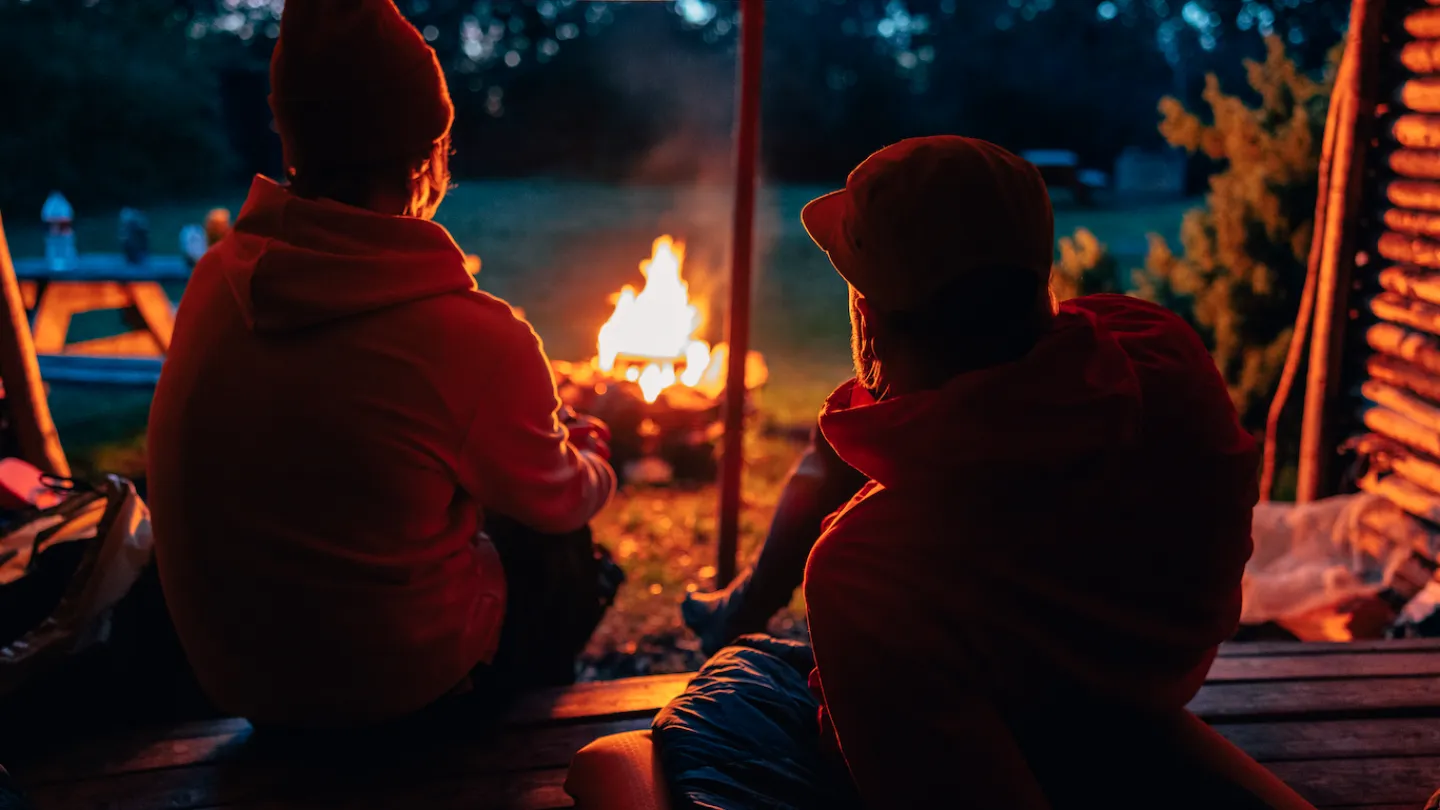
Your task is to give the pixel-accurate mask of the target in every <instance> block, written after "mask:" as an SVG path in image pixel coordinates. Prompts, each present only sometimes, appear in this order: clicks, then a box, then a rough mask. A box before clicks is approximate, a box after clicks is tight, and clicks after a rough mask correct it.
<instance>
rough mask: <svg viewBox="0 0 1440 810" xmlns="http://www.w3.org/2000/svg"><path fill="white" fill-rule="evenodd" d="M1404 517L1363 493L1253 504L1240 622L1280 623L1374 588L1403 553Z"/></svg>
mask: <svg viewBox="0 0 1440 810" xmlns="http://www.w3.org/2000/svg"><path fill="white" fill-rule="evenodd" d="M1410 522H1411V521H1410V519H1408V518H1407V517H1406V516H1405V515H1404V513H1402V512H1400V510H1399V509H1398V508H1397V507H1396V506H1394V505H1393V504H1392V503H1390V502H1389V501H1387V500H1385V499H1384V498H1380V497H1377V496H1374V495H1370V494H1366V493H1360V494H1355V495H1341V496H1337V497H1334V498H1326V499H1324V500H1320V501H1315V502H1313V503H1308V504H1301V505H1297V504H1291V503H1262V504H1259V505H1258V506H1256V507H1255V517H1254V524H1253V525H1254V529H1253V534H1252V536H1253V538H1254V541H1255V553H1254V554H1253V555H1252V556H1251V558H1250V563H1249V565H1247V566H1246V568H1245V579H1244V584H1243V591H1244V606H1243V608H1242V611H1241V619H1240V620H1241V622H1243V623H1245V624H1261V623H1264V622H1268V621H1276V622H1280V623H1282V624H1285V623H1286V621H1287V620H1290V619H1294V618H1295V617H1299V616H1303V615H1307V614H1313V613H1315V612H1316V611H1323V610H1325V609H1326V608H1329V607H1334V606H1337V605H1341V604H1343V603H1345V602H1346V601H1347V600H1350V599H1354V598H1359V597H1365V596H1370V595H1373V594H1375V593H1376V592H1377V591H1379V590H1380V589H1381V588H1382V587H1384V584H1385V582H1386V579H1387V576H1388V573H1389V572H1390V571H1391V570H1393V568H1394V567H1395V566H1396V565H1398V563H1399V562H1400V561H1401V560H1403V559H1404V558H1405V557H1406V556H1407V555H1408V554H1409V553H1410V550H1411V548H1412V544H1413V542H1414V540H1413V529H1412V528H1411V526H1410V525H1409V524H1410ZM1327 636H1328V637H1330V638H1335V634H1333V633H1332V634H1327ZM1344 638H1348V636H1345V637H1344ZM1337 640H1344V639H1337Z"/></svg>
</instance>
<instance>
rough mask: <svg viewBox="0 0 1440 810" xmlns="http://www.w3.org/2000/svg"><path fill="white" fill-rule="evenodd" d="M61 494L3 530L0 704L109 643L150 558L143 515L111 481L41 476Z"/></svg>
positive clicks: (123, 485) (123, 487)
mask: <svg viewBox="0 0 1440 810" xmlns="http://www.w3.org/2000/svg"><path fill="white" fill-rule="evenodd" d="M44 482H45V484H46V486H48V487H50V488H51V489H53V490H54V491H55V492H57V493H58V494H60V495H61V497H60V499H59V502H58V503H56V504H55V505H53V506H49V507H46V508H43V509H33V508H32V509H27V510H21V511H18V512H9V513H6V515H5V516H4V517H5V519H4V520H3V521H0V698H4V697H7V696H9V695H11V694H12V693H14V692H16V691H18V690H19V689H20V688H21V687H23V686H25V685H27V684H29V683H32V682H35V681H37V680H39V679H40V678H41V676H43V675H45V674H47V673H49V672H51V671H53V670H54V669H56V668H57V667H59V666H60V665H61V664H62V663H63V662H65V661H66V660H68V659H70V658H72V657H74V656H77V655H79V654H80V653H82V652H85V651H86V650H89V649H91V648H93V647H95V646H97V645H103V644H104V643H105V642H106V641H108V639H109V637H110V632H111V618H112V615H113V611H114V608H115V606H116V605H117V604H118V603H119V602H120V601H121V599H123V598H124V597H125V595H126V594H128V593H129V592H130V589H131V588H132V587H133V586H134V585H135V582H136V581H137V580H138V579H139V578H140V575H141V573H142V572H144V571H145V569H146V567H147V566H148V565H149V563H150V560H151V557H152V555H153V541H152V538H151V534H150V513H149V510H148V509H147V508H146V506H145V504H144V502H143V501H141V500H140V497H139V495H138V494H137V493H136V491H135V485H134V484H132V483H131V482H130V481H128V480H125V479H123V478H120V477H118V476H113V475H111V476H106V477H105V478H104V479H103V480H101V481H99V482H98V483H95V484H90V483H86V482H83V481H76V480H73V479H64V478H57V477H53V476H45V478H44Z"/></svg>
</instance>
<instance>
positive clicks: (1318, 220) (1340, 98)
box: [1260, 47, 1360, 501]
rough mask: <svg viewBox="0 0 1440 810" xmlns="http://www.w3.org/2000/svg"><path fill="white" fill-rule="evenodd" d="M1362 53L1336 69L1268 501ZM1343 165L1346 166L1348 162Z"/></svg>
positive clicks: (1272, 434)
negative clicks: (1338, 146)
mask: <svg viewBox="0 0 1440 810" xmlns="http://www.w3.org/2000/svg"><path fill="white" fill-rule="evenodd" d="M1359 57H1360V54H1359V53H1358V49H1357V48H1354V47H1347V48H1346V49H1345V52H1344V54H1343V55H1342V56H1341V59H1340V68H1339V70H1337V71H1336V74H1335V87H1334V88H1333V89H1332V91H1331V94H1330V109H1329V112H1328V113H1327V115H1326V116H1325V136H1324V139H1323V140H1322V141H1321V146H1320V171H1319V174H1320V176H1319V185H1318V193H1317V194H1316V195H1315V219H1314V221H1313V225H1312V228H1311V231H1312V235H1311V239H1310V256H1309V258H1308V261H1307V262H1306V266H1305V268H1306V269H1305V285H1304V286H1303V287H1302V288H1301V290H1300V309H1299V311H1298V312H1297V313H1296V314H1295V328H1294V329H1293V330H1292V331H1291V333H1290V348H1289V349H1288V350H1286V353H1285V366H1284V368H1282V369H1281V372H1280V383H1279V385H1278V386H1277V387H1276V389H1275V398H1274V399H1273V400H1271V402H1270V411H1269V413H1268V414H1267V415H1266V418H1265V444H1264V454H1263V456H1262V461H1261V465H1260V500H1262V501H1269V500H1270V498H1271V497H1272V496H1273V495H1274V493H1275V473H1276V469H1275V465H1276V462H1277V460H1276V457H1275V456H1276V453H1277V452H1278V451H1279V446H1280V423H1281V420H1282V418H1283V417H1284V415H1285V407H1286V405H1288V404H1289V402H1290V394H1291V392H1292V391H1293V390H1294V387H1295V378H1296V377H1297V376H1299V373H1300V365H1301V363H1302V362H1303V361H1304V359H1305V347H1306V346H1307V345H1308V341H1309V337H1310V322H1311V319H1312V318H1313V317H1314V314H1315V287H1316V285H1317V284H1318V282H1319V277H1320V263H1321V260H1322V259H1323V258H1324V254H1325V251H1324V250H1323V249H1322V248H1323V246H1324V244H1325V239H1326V234H1327V233H1328V231H1327V222H1328V221H1329V219H1330V217H1329V216H1328V212H1329V210H1330V206H1329V199H1330V174H1331V172H1332V170H1333V169H1334V168H1335V166H1336V160H1335V138H1336V129H1337V128H1338V127H1339V124H1340V119H1341V115H1342V112H1341V111H1342V108H1345V107H1346V106H1347V102H1346V101H1345V98H1346V96H1347V95H1348V94H1349V93H1350V91H1351V90H1353V89H1354V83H1353V81H1352V76H1353V74H1354V71H1355V64H1356V62H1358V61H1359ZM1340 165H1341V166H1342V167H1343V166H1344V165H1346V164H1344V163H1341V164H1340ZM1342 171H1343V169H1342Z"/></svg>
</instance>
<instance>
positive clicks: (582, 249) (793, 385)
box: [5, 180, 1188, 448]
mask: <svg viewBox="0 0 1440 810" xmlns="http://www.w3.org/2000/svg"><path fill="white" fill-rule="evenodd" d="M826 190H827V189H825V188H822V187H806V186H770V187H763V188H762V190H761V198H760V206H759V212H760V213H759V223H758V245H757V255H758V265H757V278H756V283H755V296H754V302H755V303H754V306H755V319H754V325H755V326H754V330H753V332H754V337H753V340H754V344H755V348H757V349H759V350H760V351H762V352H764V353H765V356H766V359H767V361H768V362H769V364H770V367H771V371H772V374H771V382H770V385H769V386H768V387H767V388H766V390H765V391H764V392H763V394H762V397H763V402H762V406H763V409H764V412H765V413H766V415H767V418H769V419H772V420H775V421H777V422H782V423H793V422H800V421H804V420H806V419H808V418H809V417H810V415H811V414H813V413H814V411H815V409H816V408H817V407H818V406H819V403H820V401H821V399H822V398H823V396H824V394H825V393H826V392H828V391H829V390H830V389H831V388H832V387H833V386H834V385H835V383H836V382H837V381H838V380H840V379H841V378H843V377H844V376H845V375H846V373H847V371H848V368H849V360H848V351H849V349H848V339H847V333H848V323H847V320H846V311H845V288H844V285H843V284H842V283H841V282H840V280H839V279H838V278H836V276H835V274H834V272H833V271H832V270H831V269H830V267H829V264H828V262H827V261H826V259H825V257H824V255H823V254H821V253H820V251H819V250H817V249H816V248H815V247H814V245H813V244H812V243H811V242H810V240H809V238H808V237H807V236H806V235H805V232H804V229H803V228H802V227H801V226H800V209H801V207H802V206H803V205H804V204H805V202H806V201H808V200H810V199H812V198H813V197H815V196H818V195H819V194H821V193H824V192H825V191H826ZM244 192H245V190H244V189H236V190H235V191H234V192H233V193H230V194H224V195H218V196H216V197H215V198H214V199H209V200H201V201H196V202H194V203H191V204H178V205H171V206H165V207H157V208H153V209H151V210H149V211H147V213H148V215H149V217H150V223H151V245H152V250H154V251H156V252H175V251H176V250H177V248H176V245H177V242H178V234H179V231H180V228H181V226H183V225H185V224H187V223H192V222H199V221H201V220H202V219H203V218H204V215H205V212H206V211H207V210H208V209H209V208H211V207H214V206H224V207H227V208H229V209H231V211H232V212H236V213H238V212H239V208H240V204H241V203H242V202H243V199H244ZM730 205H731V195H730V193H729V190H728V189H726V188H723V187H699V188H675V187H620V186H613V185H601V184H590V183H574V182H559V181H546V180H505V181H478V180H477V181H466V182H462V183H460V185H459V187H458V188H457V189H455V190H454V191H453V192H451V195H450V197H449V198H448V199H447V200H446V202H445V204H444V206H443V207H442V208H441V211H440V216H439V220H440V222H441V223H443V224H444V225H445V226H446V227H448V228H449V229H450V231H451V233H452V234H454V236H455V239H456V241H457V242H459V244H460V245H461V246H462V247H463V248H464V249H465V250H466V251H468V252H472V253H477V254H479V255H480V256H481V258H482V260H483V261H484V269H483V270H482V271H481V273H480V283H481V286H482V287H483V288H484V289H486V290H487V291H489V292H492V293H494V294H496V295H499V296H501V297H503V298H505V299H507V300H509V301H510V302H511V303H513V304H515V305H517V306H519V307H521V308H523V309H524V310H525V312H526V314H527V315H528V317H529V318H530V320H531V321H532V322H533V323H534V324H535V327H536V329H537V330H538V331H539V333H540V334H541V336H542V337H543V338H544V339H545V342H546V348H547V350H548V351H549V353H550V355H551V356H552V357H555V358H559V359H583V358H587V357H589V356H591V355H592V354H593V352H594V339H595V333H596V330H597V329H598V328H599V326H600V324H601V323H602V322H603V321H604V320H605V318H606V317H607V316H608V315H609V307H610V305H609V300H608V299H609V296H610V295H611V294H613V293H615V292H617V291H618V290H619V289H620V287H621V286H622V285H624V284H627V283H631V284H639V283H640V282H641V277H640V274H639V270H638V265H639V262H640V260H641V259H643V258H645V257H647V256H648V255H649V253H650V243H651V241H652V240H653V239H654V238H655V237H656V236H658V235H660V234H662V233H669V234H672V235H674V236H675V237H676V238H677V239H681V240H684V241H686V243H687V260H686V267H685V276H686V278H687V279H688V280H689V281H690V284H691V290H692V296H693V295H696V294H698V295H699V296H700V297H701V298H702V299H703V300H704V301H706V302H707V303H708V306H707V308H706V311H707V312H708V313H709V318H708V321H707V323H706V326H705V331H706V337H707V338H708V339H710V340H712V341H714V340H718V339H719V338H720V336H721V334H722V333H723V309H722V306H723V302H724V298H725V295H726V282H725V277H724V275H725V268H727V267H728V249H729V244H728V243H729V234H730V216H731V213H730ZM1186 207H1188V203H1168V204H1161V205H1143V206H1133V207H1124V208H1104V207H1102V208H1095V209H1065V208H1062V209H1061V210H1059V211H1058V212H1057V215H1056V231H1057V233H1058V234H1060V235H1066V234H1069V233H1072V232H1073V231H1074V230H1075V228H1077V227H1081V226H1084V227H1088V228H1090V229H1091V230H1092V231H1094V232H1095V233H1096V234H1097V235H1098V236H1099V238H1100V239H1101V241H1103V242H1106V243H1108V244H1109V245H1110V246H1111V247H1112V249H1114V250H1115V251H1116V252H1117V253H1119V254H1121V256H1122V258H1123V259H1125V260H1126V261H1129V262H1133V263H1136V264H1138V262H1139V260H1140V256H1141V254H1143V251H1144V245H1145V235H1146V234H1147V233H1149V232H1152V231H1154V232H1158V233H1161V234H1162V235H1165V236H1166V237H1167V238H1172V239H1173V238H1174V236H1175V234H1176V233H1177V232H1178V230H1179V222H1180V216H1181V214H1182V213H1183V211H1184V210H1185V208H1186ZM36 213H38V204H37V212H36ZM6 214H7V216H6V222H5V225H6V230H7V235H8V237H9V240H10V246H11V250H12V252H13V253H14V254H15V255H17V256H27V255H39V254H41V253H42V252H43V232H42V230H41V227H40V223H39V221H38V217H26V216H20V215H18V214H17V212H14V211H10V212H6ZM957 227H962V228H963V223H959V224H958V225H957ZM76 233H77V238H78V240H79V245H80V249H81V250H82V251H112V252H113V251H115V250H117V247H116V218H115V216H114V214H113V212H105V213H96V214H94V215H89V214H88V212H86V211H80V212H78V219H77V222H76ZM180 292H181V290H180V289H179V288H176V289H173V290H172V295H176V296H178V295H179V293H180ZM116 326H118V320H116V319H115V318H114V317H113V316H109V315H106V314H99V315H95V316H91V317H88V318H82V319H78V320H77V322H76V324H75V325H74V329H75V332H76V333H77V334H78V335H79V336H80V337H89V336H94V335H96V334H103V333H105V332H106V331H109V330H113V329H115V328H116ZM54 397H55V402H54V403H53V405H54V409H55V411H56V418H57V420H58V421H59V422H60V424H61V428H62V429H64V430H67V433H66V434H65V438H66V441H67V444H70V445H74V446H76V447H77V448H79V447H80V446H82V445H84V446H91V445H96V444H106V443H111V442H115V441H124V440H125V439H126V438H128V437H127V435H126V434H133V433H134V432H135V431H136V430H137V429H138V428H139V427H140V426H141V425H143V421H144V418H143V417H144V412H145V409H146V407H147V404H148V396H147V394H146V393H145V392H125V391H110V392H106V391H99V390H85V391H64V390H57V391H55V392H54Z"/></svg>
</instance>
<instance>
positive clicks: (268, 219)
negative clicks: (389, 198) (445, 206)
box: [217, 177, 475, 333]
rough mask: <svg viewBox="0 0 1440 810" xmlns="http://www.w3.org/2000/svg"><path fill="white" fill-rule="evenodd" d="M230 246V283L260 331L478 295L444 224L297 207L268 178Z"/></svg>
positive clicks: (322, 205) (313, 204)
mask: <svg viewBox="0 0 1440 810" xmlns="http://www.w3.org/2000/svg"><path fill="white" fill-rule="evenodd" d="M226 242H228V243H229V244H228V245H227V246H226V248H227V249H226V252H225V258H226V261H224V262H223V263H222V266H223V268H224V273H225V277H226V281H227V282H228V284H229V286H230V289H231V291H232V293H233V294H234V296H235V299H236V301H237V302H238V303H239V305H240V309H241V312H242V313H243V315H244V318H245V323H246V325H248V326H249V327H250V329H251V330H253V331H255V332H260V333H272V332H287V331H291V330H297V329H305V328H309V327H313V326H317V325H320V324H324V323H327V322H331V321H336V320H339V319H342V318H348V317H351V316H355V315H362V314H364V313H367V312H372V311H375V310H378V309H383V308H386V307H390V306H394V305H397V304H403V303H406V302H409V301H415V300H419V299H422V298H429V297H432V296H436V295H444V294H446V293H451V292H458V291H463V290H472V289H474V288H475V280H474V278H473V277H471V276H470V274H469V273H468V272H467V271H466V268H465V256H464V254H463V253H462V252H461V250H460V248H459V247H458V246H457V245H456V244H455V240H454V239H452V238H451V236H450V233H449V232H448V231H446V230H445V228H444V227H443V226H441V225H438V224H436V223H434V222H430V221H428V220H423V219H418V218H415V217H405V216H390V215H386V214H380V213H376V212H374V211H368V210H365V209H362V208H355V207H353V206H349V205H344V204H341V203H337V202H333V201H331V200H307V199H302V198H300V197H297V196H295V195H294V194H292V193H290V191H289V190H288V189H286V188H284V187H282V186H280V185H279V184H278V183H276V182H274V181H273V180H270V179H268V178H265V177H256V178H255V180H254V182H253V183H252V184H251V186H250V194H249V196H248V197H246V199H245V205H244V207H243V208H241V210H240V216H239V217H238V218H237V219H236V221H235V228H234V230H233V231H232V232H231V233H230V235H229V236H227V237H226ZM218 247H219V246H218V245H217V248H218Z"/></svg>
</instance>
